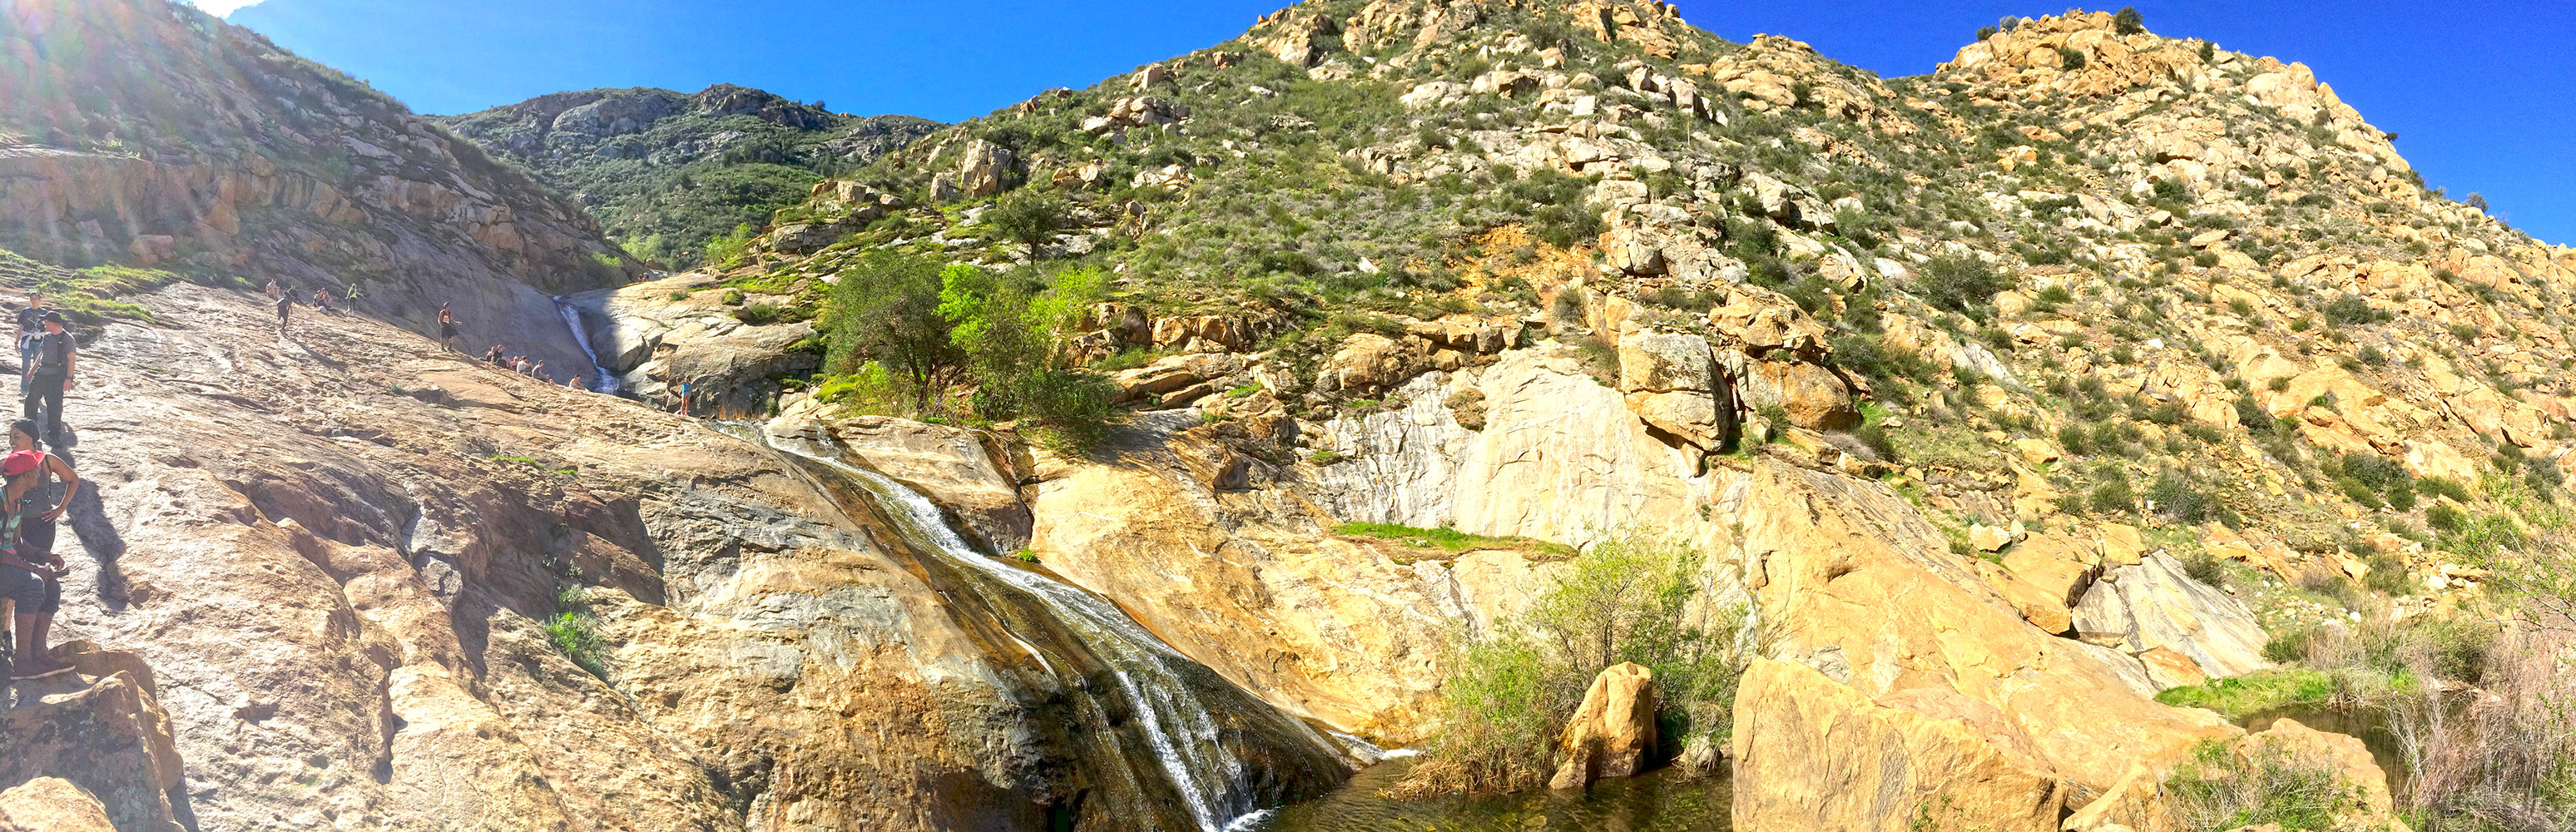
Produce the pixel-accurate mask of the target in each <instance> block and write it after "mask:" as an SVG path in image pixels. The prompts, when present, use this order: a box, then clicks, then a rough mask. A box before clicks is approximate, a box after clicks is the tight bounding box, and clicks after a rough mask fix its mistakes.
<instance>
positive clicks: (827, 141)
mask: <svg viewBox="0 0 2576 832" xmlns="http://www.w3.org/2000/svg"><path fill="white" fill-rule="evenodd" d="M439 121H440V122H441V123H442V124H444V125H446V126H447V127H448V128H449V129H452V130H455V131H456V132H457V133H458V134H459V135H462V136H465V137H466V138H469V139H472V140H474V141H475V142H477V143H479V144H482V145H483V146H485V147H486V148H489V149H490V151H491V152H493V153H494V154H496V155H498V156H500V157H501V158H503V159H507V160H509V161H510V162H512V163H515V164H517V165H520V166H523V167H525V168H527V169H528V170H530V171H533V172H534V173H535V175H536V176H537V178H539V179H542V180H544V181H545V182H546V183H547V184H549V185H552V186H554V187H555V188H557V189H559V190H562V191H564V192H565V193H567V194H569V195H571V197H572V198H573V199H574V201H576V202H579V203H581V205H582V206H583V207H585V208H587V209H589V210H590V212H591V213H592V214H593V215H594V216H597V217H598V218H599V221H600V224H601V225H602V226H603V227H604V228H606V229H607V231H608V233H609V235H610V236H611V237H612V238H614V239H617V240H618V241H620V242H622V243H624V244H625V246H626V248H627V251H628V252H630V253H632V254H634V255H635V256H637V257H639V258H642V259H645V260H648V261H652V262H656V263H662V264H666V265H668V266H671V267H674V268H688V267H691V266H695V265H698V264H699V263H701V262H704V261H705V259H706V252H707V245H708V243H709V242H710V241H713V240H716V239H717V238H719V237H722V236H724V235H726V234H728V233H730V232H732V231H733V230H734V229H735V228H736V227H739V226H743V225H746V224H748V225H750V226H752V227H758V226H761V225H764V224H767V223H768V221H769V218H770V215H771V214H772V213H774V212H776V211H777V210H778V209H780V208H785V207H788V206H791V205H795V204H797V203H799V202H803V201H804V200H805V198H806V195H807V192H808V191H809V190H811V189H812V188H813V186H814V183H816V182H819V181H822V180H824V179H826V178H830V177H833V176H840V175H846V174H848V173H851V172H853V171H855V170H857V169H858V168H860V167H861V166H863V165H866V164H867V163H869V162H871V161H874V160H875V159H876V158H877V157H878V156H881V155H884V154H885V153H887V152H890V151H893V150H895V149H897V148H900V147H903V146H904V145H905V144H908V143H910V142H912V141H913V140H914V139H917V138H920V137H921V136H923V135H927V134H928V133H930V132H931V131H933V130H936V129H938V128H939V127H940V125H939V123H937V122H933V121H929V120H927V119H920V118H914V117H911V116H899V115H889V116H870V117H860V116H852V115H845V114H840V113H834V112H831V111H830V110H827V109H824V108H823V105H822V103H820V102H817V103H815V104H811V105H807V104H800V103H797V102H794V101H789V100H786V99H783V98H779V97H777V96H773V95H770V94H768V93H764V92H760V91H758V90H751V89H745V88H742V87H734V86H729V85H717V86H714V87H709V88H708V89H706V90H705V91H703V92H699V93H697V94H695V95H690V94H685V93H678V92H673V91H670V90H661V89H649V88H639V89H615V90H587V91H582V92H567V93H557V94H554V95H548V96H543V97H540V98H535V99H530V100H528V101H525V102H521V103H518V104H512V105H508V106H503V107H495V108H493V109H489V110H484V111H481V112H475V113H467V114H464V115H458V116H449V117H446V118H442V119H439Z"/></svg>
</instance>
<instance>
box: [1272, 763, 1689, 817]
mask: <svg viewBox="0 0 2576 832" xmlns="http://www.w3.org/2000/svg"><path fill="white" fill-rule="evenodd" d="M1412 767H1413V761H1412V760H1410V759H1398V760H1390V761H1388V762H1384V763H1380V764H1378V765H1375V766H1371V767H1369V768H1367V769H1365V770H1363V771H1361V772H1360V773H1359V774H1357V775H1353V776H1352V777H1351V780H1350V782H1349V783H1346V784H1344V785H1343V786H1342V787H1341V788H1340V789H1338V790H1335V791H1333V792H1332V793H1330V794H1327V795H1325V796H1323V797H1319V798H1316V799H1314V800H1309V801H1306V802H1304V803H1299V804H1295V805H1292V806H1286V807H1282V808H1280V809H1278V810H1277V811H1274V812H1272V813H1271V814H1269V815H1268V816H1265V817H1263V818H1261V819H1260V820H1258V821H1255V822H1253V823H1250V824H1244V825H1243V826H1242V827H1241V828H1242V829H1245V830H1249V832H1535V830H1542V829H1545V830H1566V831H1567V832H1571V830H1584V832H1595V830H1599V831H1600V832H1728V831H1729V830H1730V829H1731V827H1732V824H1731V823H1730V821H1729V817H1728V807H1729V800H1730V799H1731V797H1732V794H1733V789H1734V786H1733V784H1732V783H1730V782H1728V780H1727V779H1726V778H1725V777H1722V776H1721V777H1710V778H1704V779H1699V780H1685V779H1682V778H1680V777H1675V776H1673V775H1672V770H1671V769H1669V768H1667V769H1659V770H1656V771H1653V772H1648V773H1646V774H1644V775H1641V776H1637V777H1628V778H1620V779H1612V780H1603V781H1601V782H1599V783H1596V784H1594V785H1593V786H1592V788H1590V789H1586V790H1584V791H1582V792H1565V793H1545V792H1540V793H1526V794H1513V795H1498V796H1487V797H1435V798H1426V799H1421V800H1389V799H1387V798H1384V797H1379V796H1378V792H1379V791H1380V790H1382V789H1385V788H1386V787H1388V786H1392V785H1394V784H1395V782H1396V781H1398V780H1402V779H1404V775H1405V772H1407V771H1409V770H1411V769H1412Z"/></svg>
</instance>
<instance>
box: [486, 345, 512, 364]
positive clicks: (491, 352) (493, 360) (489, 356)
mask: <svg viewBox="0 0 2576 832" xmlns="http://www.w3.org/2000/svg"><path fill="white" fill-rule="evenodd" d="M505 351H506V348H505V347H503V345H500V344H493V345H492V348H491V349H488V350H484V351H483V361H484V362H485V363H488V364H491V365H492V366H495V367H499V366H502V365H503V364H506V363H508V361H507V360H506V359H504V358H502V355H501V354H502V353H503V352H505Z"/></svg>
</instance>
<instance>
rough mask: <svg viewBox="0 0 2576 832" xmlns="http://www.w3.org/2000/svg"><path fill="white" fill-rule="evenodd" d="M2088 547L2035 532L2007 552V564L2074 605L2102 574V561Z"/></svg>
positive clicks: (2027, 578)
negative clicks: (2088, 550) (2035, 533)
mask: <svg viewBox="0 0 2576 832" xmlns="http://www.w3.org/2000/svg"><path fill="white" fill-rule="evenodd" d="M2086 548H2089V547H2085V546H2083V545H2082V544H2079V543H2077V542H2075V541H2074V540H2070V539H2068V538H2066V537H2064V536H2061V535H2058V534H2039V535H2032V536H2031V537H2030V538H2029V539H2026V540H2023V541H2022V542H2021V543H2020V544H2018V545H2015V546H2014V547H2012V550H2011V551H2008V552H2005V553H2004V567H2005V568H2007V569H2011V570H2012V573H2013V575H2014V576H2015V577H2018V578H2020V579H2022V580H2024V581H2028V582H2030V584H2031V585H2032V586H2036V587H2038V588H2039V589H2040V590H2041V591H2043V592H2046V593H2047V594H2048V597H2050V598H2054V599H2056V600H2057V602H2058V603H2059V604H2061V605H2064V606H2068V607H2072V606H2074V605H2075V604H2076V602H2079V601H2082V600H2084V591H2085V590H2086V589H2089V588H2091V587H2092V585H2093V579H2094V578H2095V577H2098V576H2100V575H2101V566H2100V564H2099V561H2098V560H2097V559H2096V558H2095V557H2094V556H2093V555H2092V553H2090V552H2087V551H2084V550H2085V549H2086ZM2051 632H2056V631H2054V630H2052V631H2051Z"/></svg>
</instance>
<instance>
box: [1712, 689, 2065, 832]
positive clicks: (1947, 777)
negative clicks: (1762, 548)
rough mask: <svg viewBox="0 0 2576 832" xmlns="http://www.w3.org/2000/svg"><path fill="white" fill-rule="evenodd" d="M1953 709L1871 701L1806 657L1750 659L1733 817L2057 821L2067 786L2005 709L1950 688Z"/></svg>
mask: <svg viewBox="0 0 2576 832" xmlns="http://www.w3.org/2000/svg"><path fill="white" fill-rule="evenodd" d="M1945 704H1953V705H1955V706H1956V707H1954V708H1952V709H1951V712H1950V713H1941V714H1925V713H1921V712H1918V711H1916V710H1913V709H1906V708H1894V707H1886V706H1883V705H1880V704H1879V703H1877V702H1873V701H1871V699H1870V697H1868V696H1866V695H1863V694H1862V693H1861V692H1860V691H1857V690H1854V689H1852V687H1851V686H1849V685H1845V684H1842V683H1840V682H1836V681H1834V680H1832V679H1830V678H1826V676H1825V675H1824V674H1822V673H1818V672H1816V671H1815V670H1814V669H1812V668H1808V667H1804V666H1801V665H1796V664H1791V663H1788V662H1780V661H1772V660H1770V659H1756V660H1754V662H1753V666H1752V667H1750V668H1748V669H1747V670H1746V671H1745V673H1744V679H1743V682H1742V687H1741V688H1739V689H1738V692H1737V694H1736V700H1735V712H1736V717H1735V719H1736V730H1735V740H1734V744H1735V749H1734V751H1735V759H1736V763H1735V773H1734V777H1735V805H1734V819H1735V825H1736V828H1739V829H1836V830H1855V831H1858V830H1881V831H1883V832H1899V831H1900V830H1908V829H1920V828H1925V827H1923V826H1919V825H1917V824H1918V822H1919V821H1920V820H1922V819H1925V818H1929V819H1930V820H1931V821H1932V823H1933V824H1935V825H1934V826H1932V827H1930V828H1945V829H1946V828H1953V825H1955V824H1958V823H1959V822H1962V821H1969V822H1973V823H1974V824H1975V825H1974V827H1973V828H1977V829H1986V830H1993V832H2055V830H2056V829H2057V819H2058V816H2059V815H2060V814H2061V813H2062V812H2063V811H2064V807H2065V804H2066V801H2067V797H2068V793H2069V788H2068V786H2067V784H2065V783H2063V782H2061V781H2060V780H2059V778H2058V777H2057V776H2055V775H2054V774H2053V773H2052V772H2051V771H2050V770H2049V765H2048V763H2047V761H2046V760H2044V759H2042V758H2041V757H2040V756H2039V755H2038V754H2037V753H2036V749H2032V748H2030V747H2028V746H2026V745H2022V744H2018V743H2006V742H1997V741H1995V740H1994V739H1993V738H1994V737H1997V736H2013V735H2017V734H2019V731H2018V729H2017V728H2015V727H2014V726H2012V725H2010V724H2009V720H2007V719H2006V717H2005V716H2004V714H2003V713H2002V712H2000V711H1997V710H1996V709H1994V708H1992V707H1991V706H1989V707H1977V703H1973V702H1969V701H1966V700H1965V699H1964V697H1957V695H1956V694H1952V695H1951V697H1950V702H1948V703H1945Z"/></svg>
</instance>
